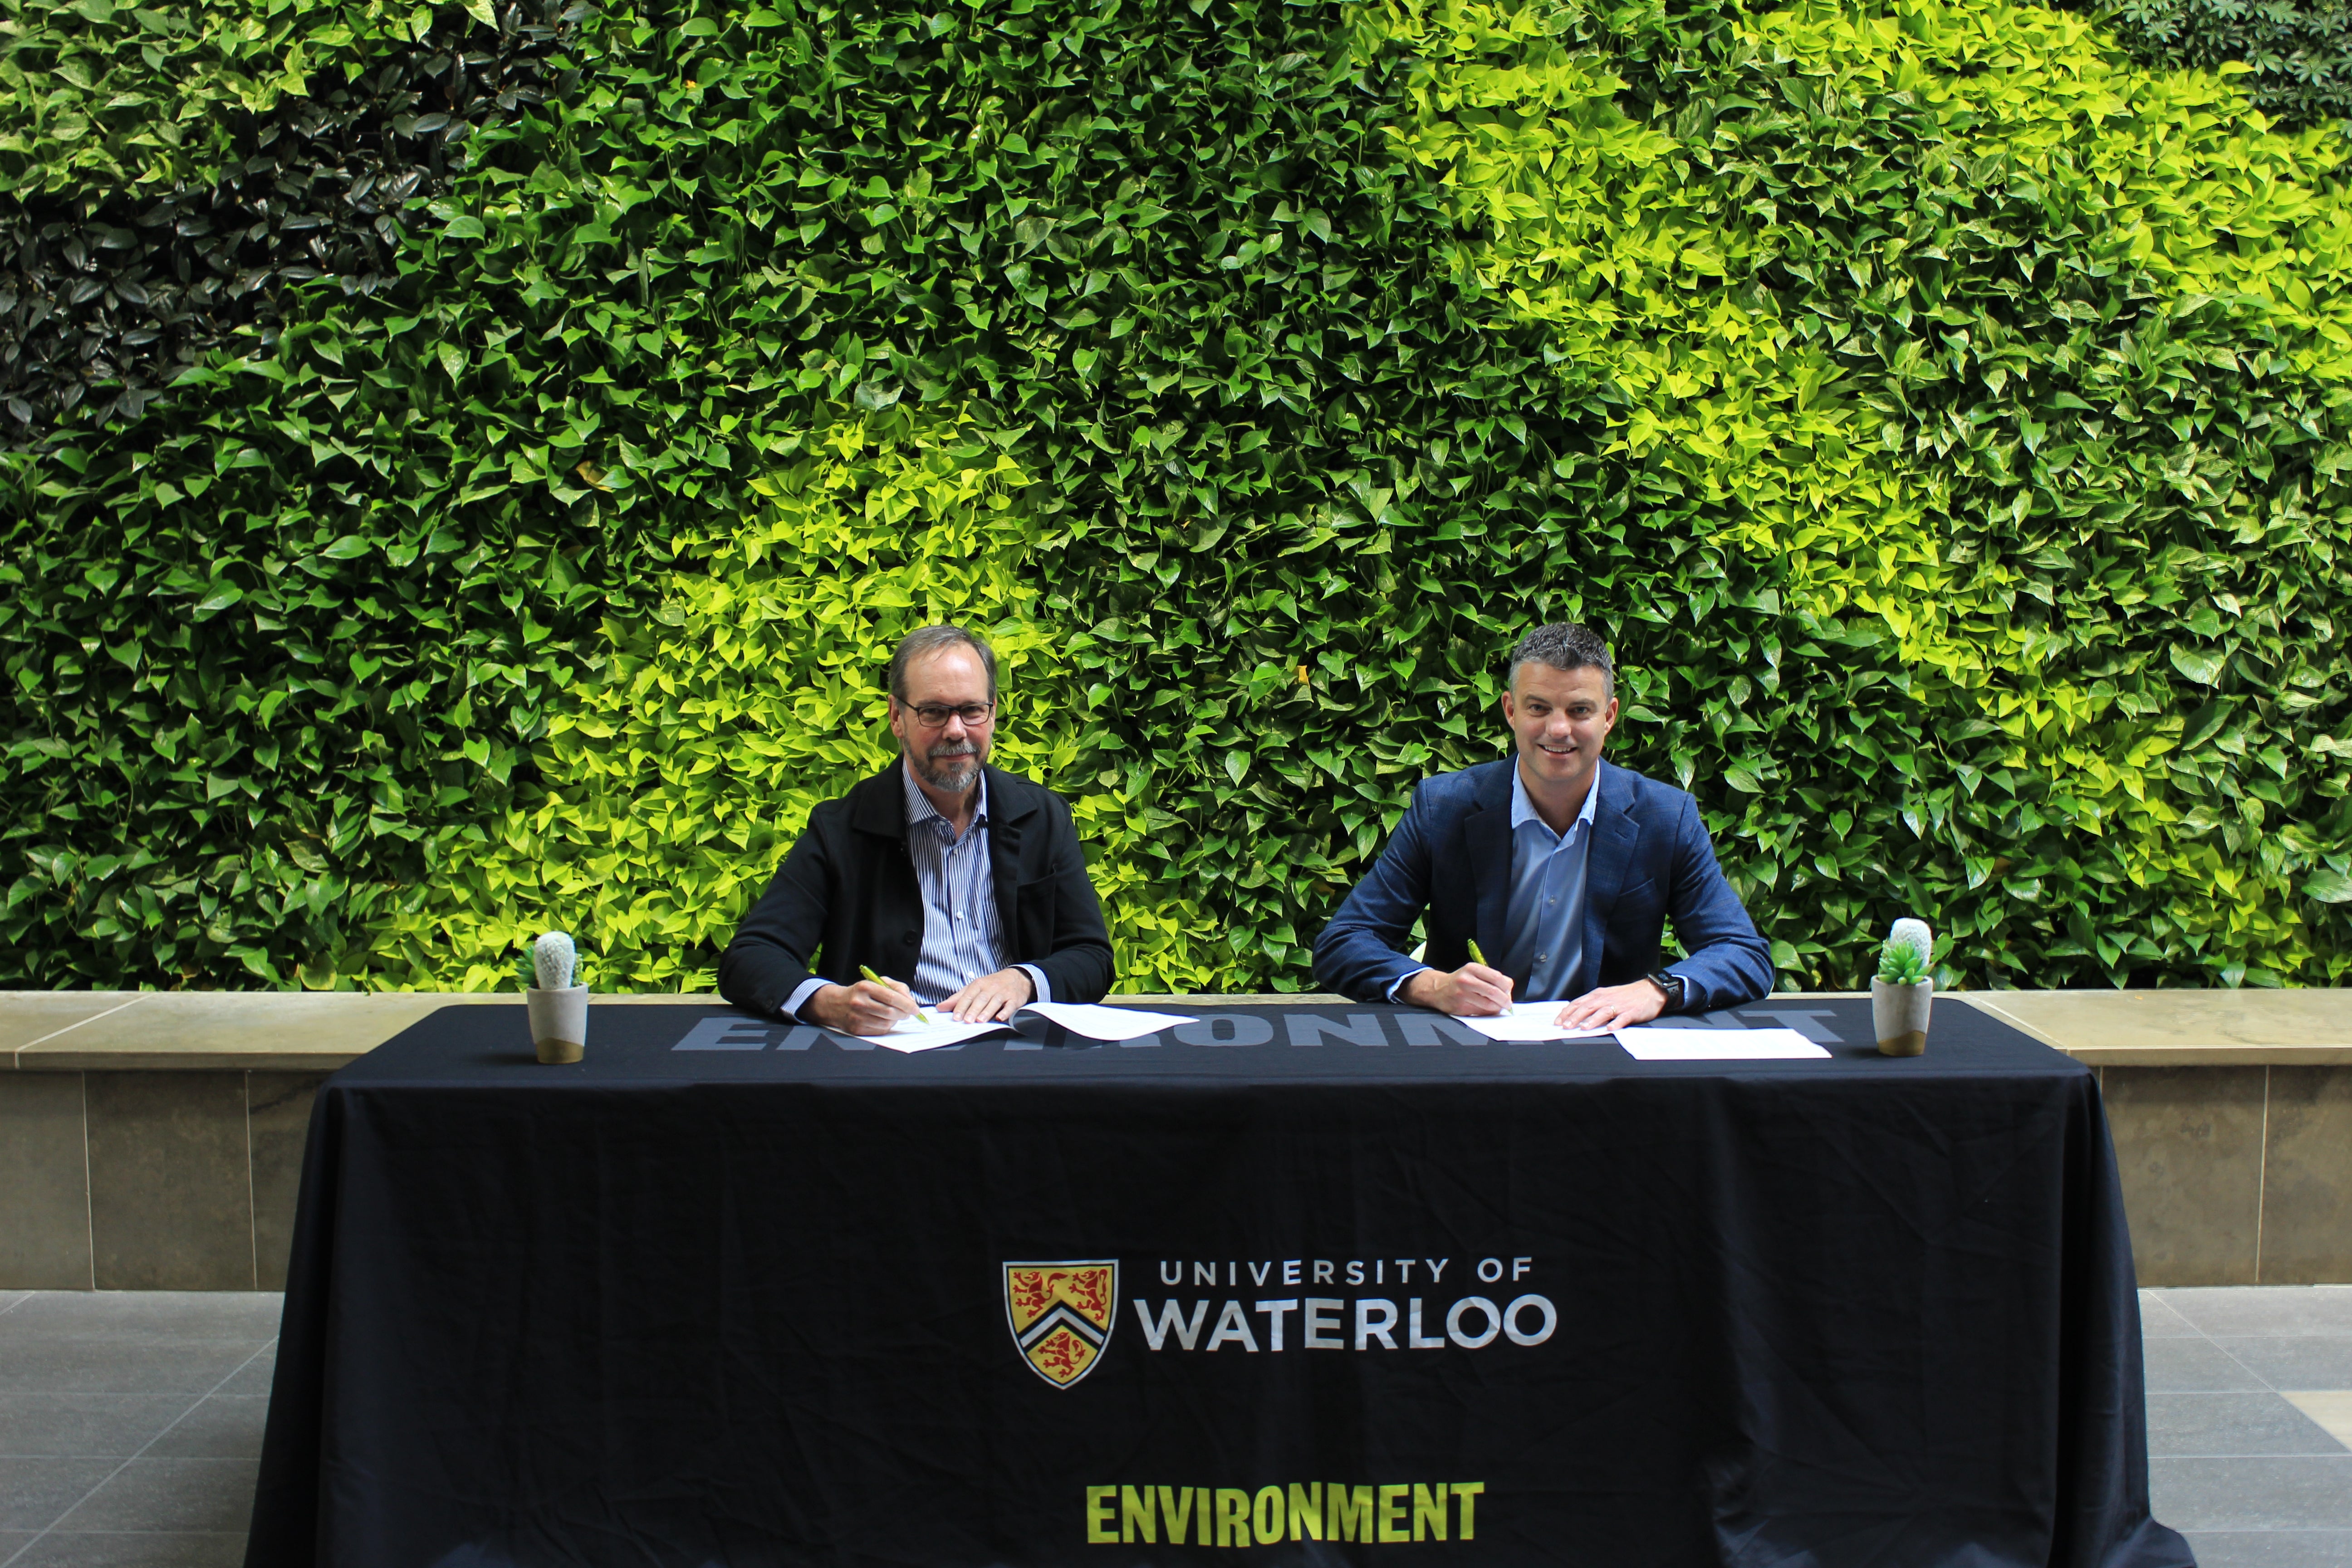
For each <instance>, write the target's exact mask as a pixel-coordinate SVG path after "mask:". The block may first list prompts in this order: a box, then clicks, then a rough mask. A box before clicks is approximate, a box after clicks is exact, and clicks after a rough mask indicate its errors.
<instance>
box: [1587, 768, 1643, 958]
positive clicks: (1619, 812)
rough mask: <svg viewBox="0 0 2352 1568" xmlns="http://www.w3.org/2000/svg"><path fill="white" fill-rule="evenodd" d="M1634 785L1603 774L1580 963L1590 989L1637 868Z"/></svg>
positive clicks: (1616, 773) (1618, 774)
mask: <svg viewBox="0 0 2352 1568" xmlns="http://www.w3.org/2000/svg"><path fill="white" fill-rule="evenodd" d="M1632 804H1633V785H1632V784H1628V783H1626V782H1625V779H1624V775H1623V772H1622V769H1618V768H1612V767H1603V768H1602V769H1601V801H1600V804H1599V805H1596V806H1594V807H1593V812H1592V846H1591V848H1590V849H1589V850H1588V851H1587V852H1586V854H1585V858H1584V954H1583V957H1582V959H1581V960H1580V962H1579V963H1578V966H1577V967H1578V971H1579V981H1580V984H1582V985H1583V986H1584V988H1585V989H1586V990H1588V991H1589V990H1591V989H1592V988H1593V987H1594V986H1595V985H1598V984H1600V983H1601V981H1600V975H1601V953H1602V952H1603V951H1604V950H1605V946H1606V943H1607V942H1608V939H1609V916H1610V913H1611V912H1612V910H1615V909H1616V907H1617V895H1618V894H1619V893H1621V892H1622V891H1624V889H1625V873H1626V871H1627V870H1628V868H1631V867H1632V866H1633V848H1634V846H1635V845H1636V844H1638V843H1639V842H1640V841H1641V837H1642V827H1641V824H1639V823H1637V822H1635V821H1634V820H1633V816H1632V814H1631V813H1629V812H1628V811H1627V810H1626V807H1627V806H1629V805H1632Z"/></svg>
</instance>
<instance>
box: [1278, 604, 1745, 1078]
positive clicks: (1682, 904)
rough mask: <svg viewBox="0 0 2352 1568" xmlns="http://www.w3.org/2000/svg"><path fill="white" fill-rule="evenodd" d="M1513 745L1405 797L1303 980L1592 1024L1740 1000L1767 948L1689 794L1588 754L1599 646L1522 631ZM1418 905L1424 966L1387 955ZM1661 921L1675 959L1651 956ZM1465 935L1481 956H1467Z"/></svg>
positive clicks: (1510, 711) (1602, 646) (1511, 715)
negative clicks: (1553, 1008) (1678, 951)
mask: <svg viewBox="0 0 2352 1568" xmlns="http://www.w3.org/2000/svg"><path fill="white" fill-rule="evenodd" d="M1503 717H1504V719H1505V720H1506V721H1507V722H1508V723H1509V724H1510V726H1511V730H1512V732H1513V733H1514V734H1515V735H1516V736H1517V740H1518V754H1517V756H1516V757H1513V758H1512V759H1510V760H1509V761H1507V762H1499V763H1485V764H1483V765H1481V766H1479V767H1475V768H1465V769H1464V770H1463V771H1462V772H1460V773H1439V774H1438V775H1436V776H1435V777H1434V778H1431V779H1428V780H1425V781H1423V784H1422V785H1421V787H1420V788H1419V789H1417V790H1415V791H1414V792H1413V797H1412V805H1411V806H1409V807H1408V808H1407V809H1406V811H1405V814H1404V817H1403V819H1402V821H1400V822H1399V823H1398V824H1397V826H1396V831H1395V832H1394V833H1393V834H1391V835H1390V837H1389V843H1388V847H1387V848H1386V849H1385V850H1383V851H1381V858H1380V861H1379V863H1378V864H1377V865H1375V866H1373V868H1372V869H1371V871H1370V874H1369V875H1368V876H1366V877H1365V878H1364V879H1363V880H1362V881H1360V882H1359V883H1357V884H1356V886H1355V889H1354V890H1353V891H1351V892H1349V895H1348V898H1347V901H1346V902H1345V903H1343V904H1341V905H1340V906H1339V913H1338V914H1336V915H1334V916H1333V917H1332V918H1331V923H1330V924H1329V925H1327V926H1325V927H1324V928H1323V934H1322V935H1321V936H1320V937H1319V938H1318V939H1317V940H1316V943H1315V973H1316V977H1317V978H1318V979H1319V980H1320V981H1321V982H1322V983H1323V984H1326V985H1328V986H1329V987H1330V988H1331V989H1332V990H1334V991H1337V992H1339V993H1341V994H1345V995H1348V996H1351V997H1353V998H1355V999H1356V1000H1358V1001H1360V1002H1375V1001H1390V1002H1403V1003H1409V1004H1411V1005H1414V1006H1419V1007H1432V1008H1435V1009H1436V1010H1437V1011H1439V1012H1442V1013H1451V1014H1454V1015H1456V1016H1471V1017H1475V1016H1491V1015H1494V1014H1498V1013H1504V1012H1507V1011H1508V1010H1509V1008H1510V1005H1511V1002H1512V999H1513V998H1514V997H1518V998H1523V999H1525V1000H1528V1001H1551V1000H1553V999H1555V998H1557V999H1559V1000H1560V1001H1562V1002H1563V1003H1564V1004H1565V1005H1563V1006H1562V1008H1561V1009H1560V1012H1559V1022H1560V1024H1561V1025H1563V1026H1568V1027H1573V1028H1581V1029H1591V1030H1593V1031H1595V1032H1600V1031H1603V1030H1609V1029H1614V1028H1618V1027H1621V1026H1627V1025H1633V1024H1646V1023H1648V1022H1649V1021H1650V1020H1651V1019H1653V1018H1655V1017H1657V1016H1659V1015H1660V1014H1662V1013H1674V1012H1704V1011H1708V1010H1711V1009H1714V1008H1717V1007H1729V1006H1736V1005H1738V1004H1739V1003H1742V1002H1752V1001H1754V1000H1756V999H1757V998H1758V997H1759V996H1761V995H1763V994H1765V993H1766V992H1767V991H1769V990H1770V989H1771V985H1772V959H1771V950H1770V949H1769V948H1768V947H1766V946H1765V944H1764V940H1763V938H1761V937H1759V936H1758V935H1757V934H1756V925H1755V922H1754V921H1750V920H1749V919H1748V911H1747V910H1746V909H1744V908H1743V907H1741V905H1740V902H1739V895H1738V894H1737V893H1735V892H1733V891H1732V890H1731V884H1730V883H1728V882H1727V881H1725V880H1724V877H1723V868H1721V867H1720V866H1718V865H1717V864H1716V859H1715V846H1714V844H1713V843H1712V842H1711V841H1710V840H1709V839H1708V838H1707V836H1706V824H1704V823H1703V822H1701V821H1700V820H1699V815H1698V803H1697V802H1696V801H1695V800H1693V799H1692V798H1691V797H1690V796H1689V795H1686V794H1685V793H1684V792H1683V791H1681V790H1678V789H1675V788H1673V787H1671V786H1670V785H1667V784H1658V783H1656V782H1655V781H1654V780H1651V779H1646V778H1643V776H1642V775H1641V774H1639V773H1631V772H1628V771H1627V770H1625V769H1623V768H1617V767H1607V766H1604V765H1603V764H1602V763H1601V746H1602V745H1603V744H1604V743H1605V742H1607V741H1608V739H1609V732H1610V731H1612V730H1613V729H1615V728H1616V726H1617V676H1616V670H1615V668H1614V667H1613V666H1612V664H1611V663H1610V659H1609V645H1608V644H1607V643H1605V642H1603V641H1602V640H1601V637H1599V636H1598V635H1597V634H1595V633H1593V632H1591V631H1589V630H1587V629H1586V628H1585V627H1583V626H1564V625H1556V626H1538V627H1537V628H1536V629H1535V630H1534V631H1532V632H1529V633H1528V635H1527V637H1525V638H1523V639H1522V640H1521V641H1520V643H1519V646H1518V647H1517V650H1516V651H1514V652H1513V653H1512V655H1511V674H1510V685H1509V689H1507V691H1506V692H1505V693H1504V695H1503ZM1424 912H1425V913H1426V915H1427V927H1426V929H1427V931H1428V938H1429V941H1428V946H1427V947H1426V948H1425V949H1424V952H1426V953H1427V955H1428V959H1429V962H1428V963H1420V962H1417V961H1415V960H1413V959H1411V958H1407V957H1406V956H1405V955H1404V953H1403V952H1402V951H1401V948H1402V942H1403V941H1404V939H1405V936H1406V934H1407V933H1408V932H1409V931H1412V924H1413V921H1415V920H1417V919H1420V918H1421V917H1422V916H1423V914H1424ZM1669 918H1671V919H1672V920H1673V921H1674V922H1675V936H1676V937H1677V938H1678V939H1679V940H1680V941H1681V942H1682V944H1683V946H1684V947H1685V949H1686V950H1688V952H1689V953H1690V956H1689V957H1688V958H1685V959H1682V960H1680V961H1678V962H1676V963H1673V964H1670V965H1665V966H1663V967H1662V966H1661V965H1660V963H1659V962H1658V960H1659V943H1660V941H1661V939H1662V937H1663V936H1664V922H1665V921H1666V920H1668V919H1669ZM1473 939H1475V942H1476V944H1477V947H1478V950H1479V951H1480V952H1483V953H1484V954H1486V959H1487V960H1488V961H1489V962H1480V961H1479V960H1476V959H1474V958H1472V957H1471V955H1470V952H1471V944H1472V941H1473Z"/></svg>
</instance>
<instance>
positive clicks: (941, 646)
mask: <svg viewBox="0 0 2352 1568" xmlns="http://www.w3.org/2000/svg"><path fill="white" fill-rule="evenodd" d="M951 647H968V648H970V649H971V651H972V652H973V653H975V654H977V655H979V656H980V668H982V669H984V670H986V671H987V672H988V700H990V701H991V702H993V701H995V700H996V650H995V649H994V648H992V647H989V646H988V642H987V640H986V639H985V638H983V637H979V636H977V635H976V634H974V633H971V632H968V631H966V630H964V629H963V628H962V627H961V626H918V627H917V628H916V629H915V630H913V631H911V632H908V634H907V635H906V636H905V637H901V638H900V639H899V640H898V651H897V652H895V653H893V654H891V656H890V677H889V679H890V695H891V696H893V697H895V698H897V699H898V700H899V701H900V702H904V701H906V700H907V670H908V667H909V666H910V665H912V664H913V663H914V662H915V661H916V660H917V659H919V658H930V657H931V655H933V654H935V653H944V652H946V651H947V650H948V649H949V648H951Z"/></svg>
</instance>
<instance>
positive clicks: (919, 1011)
mask: <svg viewBox="0 0 2352 1568" xmlns="http://www.w3.org/2000/svg"><path fill="white" fill-rule="evenodd" d="M1480 962H1481V963H1484V962H1485V960H1483V959H1482V960H1480ZM857 973H860V974H863V975H864V976H866V979H868V980H871V981H872V982H874V984H877V985H898V982H897V981H895V980H886V979H884V978H883V977H882V976H881V975H879V974H877V973H874V972H873V971H872V970H870V969H868V968H866V966H865V965H864V964H862V963H861V964H859V965H858V966H857ZM898 989H899V990H901V991H908V988H907V987H906V986H904V985H898ZM908 994H909V995H912V994H913V993H912V992H911V991H908ZM915 1016H916V1017H918V1018H920V1019H921V1020H922V1021H923V1022H924V1023H926V1024H936V1023H938V1022H939V1020H938V1019H937V1018H934V1017H932V1016H931V1010H930V1009H929V1007H926V1006H924V1005H922V1004H921V1003H919V1002H918V1003H917V1004H915Z"/></svg>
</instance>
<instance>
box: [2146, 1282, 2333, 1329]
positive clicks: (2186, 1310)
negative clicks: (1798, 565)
mask: <svg viewBox="0 0 2352 1568" xmlns="http://www.w3.org/2000/svg"><path fill="white" fill-rule="evenodd" d="M2140 1295H2141V1299H2142V1300H2146V1299H2147V1297H2148V1296H2150V1295H2154V1296H2156V1297H2157V1298H2158V1299H2159V1300H2162V1301H2163V1302H2164V1304H2165V1305H2166V1306H2168V1307H2169V1308H2171V1309H2172V1310H2174V1311H2175V1312H2178V1313H2179V1315H2180V1316H2181V1317H2182V1318H2184V1319H2186V1320H2187V1321H2189V1322H2190V1323H2192V1324H2194V1325H2196V1327H2197V1328H2198V1329H2200V1330H2201V1331H2203V1332H2205V1333H2209V1334H2212V1335H2214V1336H2216V1337H2217V1338H2218V1337H2221V1336H2223V1335H2229V1334H2341V1335H2344V1336H2345V1337H2347V1338H2352V1286H2343V1285H2205V1286H2197V1287H2193V1288H2189V1287H2184V1288H2181V1289H2171V1290H2156V1291H2147V1290H2143V1291H2141V1292H2140Z"/></svg>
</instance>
